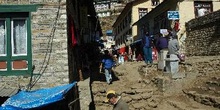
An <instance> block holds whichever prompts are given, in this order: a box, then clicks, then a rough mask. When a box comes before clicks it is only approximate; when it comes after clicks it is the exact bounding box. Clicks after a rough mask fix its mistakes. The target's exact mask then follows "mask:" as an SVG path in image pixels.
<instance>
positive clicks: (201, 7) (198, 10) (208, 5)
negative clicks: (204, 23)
mask: <svg viewBox="0 0 220 110" xmlns="http://www.w3.org/2000/svg"><path fill="white" fill-rule="evenodd" d="M194 11H195V17H196V18H197V17H200V16H204V15H206V14H208V13H211V12H212V11H213V6H212V2H209V1H206V2H205V1H195V2H194Z"/></svg>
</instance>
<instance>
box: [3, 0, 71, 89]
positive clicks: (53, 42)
mask: <svg viewBox="0 0 220 110" xmlns="http://www.w3.org/2000/svg"><path fill="white" fill-rule="evenodd" d="M0 2H1V3H3V4H42V5H41V6H40V7H38V9H37V11H36V12H32V13H31V17H32V18H31V22H32V24H31V26H32V58H33V65H35V70H34V73H37V74H42V76H40V77H39V80H38V81H37V83H36V85H35V86H34V87H33V89H37V88H44V87H53V86H57V85H61V84H65V83H68V82H69V77H68V71H69V70H68V54H67V17H66V0H29V1H25V2H14V0H7V1H6V0H2V1H0ZM0 80H1V84H0V86H1V87H4V86H7V87H20V88H25V87H26V86H27V84H28V83H29V80H30V76H28V77H24V76H4V77H1V79H0Z"/></svg>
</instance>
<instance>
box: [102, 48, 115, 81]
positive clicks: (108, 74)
mask: <svg viewBox="0 0 220 110" xmlns="http://www.w3.org/2000/svg"><path fill="white" fill-rule="evenodd" d="M113 65H114V61H113V59H112V57H111V56H110V54H109V51H108V50H105V51H104V56H103V58H102V62H101V65H100V69H101V68H104V71H105V78H106V82H107V83H108V84H111V82H112V66H113Z"/></svg>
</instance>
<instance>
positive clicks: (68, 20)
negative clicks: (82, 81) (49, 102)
mask: <svg viewBox="0 0 220 110" xmlns="http://www.w3.org/2000/svg"><path fill="white" fill-rule="evenodd" d="M0 15H1V16H0V33H1V34H0V82H1V83H0V86H1V87H2V88H16V89H25V90H30V89H39V88H47V87H54V86H58V85H62V84H67V83H72V82H73V81H79V74H80V73H81V71H83V70H82V68H83V66H84V62H86V61H84V60H83V58H82V57H85V56H82V52H85V51H83V47H86V46H87V44H90V43H91V42H93V41H95V39H96V38H99V36H101V34H102V33H101V28H100V25H99V21H98V18H97V16H96V12H95V9H94V6H93V1H87V0H80V1H78V0H0ZM86 54H87V53H84V54H83V55H86Z"/></svg>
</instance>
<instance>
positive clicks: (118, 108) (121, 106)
mask: <svg viewBox="0 0 220 110" xmlns="http://www.w3.org/2000/svg"><path fill="white" fill-rule="evenodd" d="M106 98H107V99H106V101H105V102H109V103H110V104H112V105H113V110H129V106H128V104H127V103H126V102H124V101H123V100H122V98H121V96H119V95H118V94H116V92H115V91H114V90H110V91H108V92H107V94H106Z"/></svg>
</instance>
